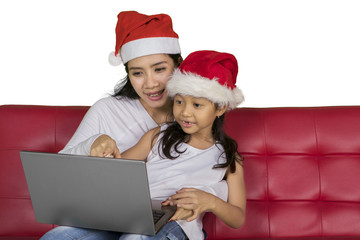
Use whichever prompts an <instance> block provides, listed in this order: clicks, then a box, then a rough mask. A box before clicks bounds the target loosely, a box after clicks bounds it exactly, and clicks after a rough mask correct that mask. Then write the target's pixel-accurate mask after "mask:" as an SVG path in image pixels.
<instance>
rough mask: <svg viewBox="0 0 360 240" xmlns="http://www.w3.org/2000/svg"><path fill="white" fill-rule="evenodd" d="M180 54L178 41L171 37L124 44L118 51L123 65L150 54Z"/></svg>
mask: <svg viewBox="0 0 360 240" xmlns="http://www.w3.org/2000/svg"><path fill="white" fill-rule="evenodd" d="M180 52H181V51H180V44H179V39H178V38H171V37H153V38H142V39H138V40H134V41H131V42H128V43H125V44H124V45H123V46H122V47H121V49H120V55H121V58H122V61H123V62H124V63H127V62H128V61H130V60H132V59H134V58H137V57H142V56H146V55H151V54H161V53H166V54H178V53H180Z"/></svg>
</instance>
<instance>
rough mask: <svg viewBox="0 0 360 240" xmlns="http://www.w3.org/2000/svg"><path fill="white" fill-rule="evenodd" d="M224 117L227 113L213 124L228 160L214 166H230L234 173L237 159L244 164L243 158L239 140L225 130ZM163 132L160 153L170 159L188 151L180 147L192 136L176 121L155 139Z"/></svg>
mask: <svg viewBox="0 0 360 240" xmlns="http://www.w3.org/2000/svg"><path fill="white" fill-rule="evenodd" d="M224 118H225V114H223V115H222V116H220V117H218V118H216V119H215V121H214V123H213V126H212V134H213V137H214V139H215V142H216V144H221V145H222V147H223V148H224V152H223V154H225V156H226V162H225V163H222V164H220V163H219V164H216V165H215V166H214V168H226V167H229V169H230V172H231V173H234V172H235V169H236V166H235V162H236V161H237V162H239V163H240V164H242V158H241V157H240V154H239V153H238V151H237V147H238V145H237V142H236V141H235V140H234V139H232V138H230V137H229V136H228V135H227V134H226V133H225V131H224V130H223V124H224ZM161 133H162V134H163V135H162V137H161V139H160V140H159V141H160V144H159V149H158V152H159V153H160V154H163V155H164V156H165V157H166V158H168V159H175V158H177V157H179V156H180V154H182V153H184V152H185V151H186V150H184V151H180V150H179V149H178V148H179V145H180V144H181V143H183V142H185V143H188V142H189V141H190V137H191V136H190V135H189V134H187V133H185V132H184V131H183V130H182V128H181V126H180V125H179V124H178V123H177V122H176V121H174V122H172V123H169V126H168V127H167V128H166V129H165V130H163V131H161V132H160V133H158V134H157V135H156V136H155V137H154V139H155V138H156V137H157V136H159V135H160V134H161ZM172 149H173V150H175V152H176V153H177V155H176V156H173V155H171V150H172Z"/></svg>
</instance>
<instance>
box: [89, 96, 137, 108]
mask: <svg viewBox="0 0 360 240" xmlns="http://www.w3.org/2000/svg"><path fill="white" fill-rule="evenodd" d="M138 104H139V100H138V99H129V98H125V97H123V98H119V97H113V96H108V97H104V98H101V99H99V100H98V101H96V102H95V104H94V105H93V107H97V106H101V107H104V106H114V105H115V106H125V105H129V106H138Z"/></svg>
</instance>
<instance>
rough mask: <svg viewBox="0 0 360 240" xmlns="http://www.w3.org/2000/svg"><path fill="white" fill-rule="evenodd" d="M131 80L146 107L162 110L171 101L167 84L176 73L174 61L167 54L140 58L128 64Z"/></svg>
mask: <svg viewBox="0 0 360 240" xmlns="http://www.w3.org/2000/svg"><path fill="white" fill-rule="evenodd" d="M128 70H129V73H128V74H129V79H130V82H131V85H132V86H133V88H134V90H135V91H136V93H137V94H138V95H139V97H140V102H141V103H142V104H143V105H144V106H145V107H150V108H161V107H163V106H164V105H165V103H167V102H168V101H169V99H168V96H167V92H166V91H165V86H166V83H167V82H168V81H169V79H170V77H171V75H172V73H173V71H174V61H173V60H172V58H171V57H170V56H169V55H167V54H153V55H148V56H144V57H138V58H135V59H133V60H130V61H129V62H128Z"/></svg>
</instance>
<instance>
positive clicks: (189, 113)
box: [181, 104, 191, 117]
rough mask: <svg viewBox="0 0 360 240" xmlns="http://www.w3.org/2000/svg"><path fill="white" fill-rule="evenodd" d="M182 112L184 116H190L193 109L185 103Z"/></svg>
mask: <svg viewBox="0 0 360 240" xmlns="http://www.w3.org/2000/svg"><path fill="white" fill-rule="evenodd" d="M181 114H182V116H183V117H190V116H191V110H190V108H189V107H188V106H186V104H184V107H183V109H182V111H181Z"/></svg>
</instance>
